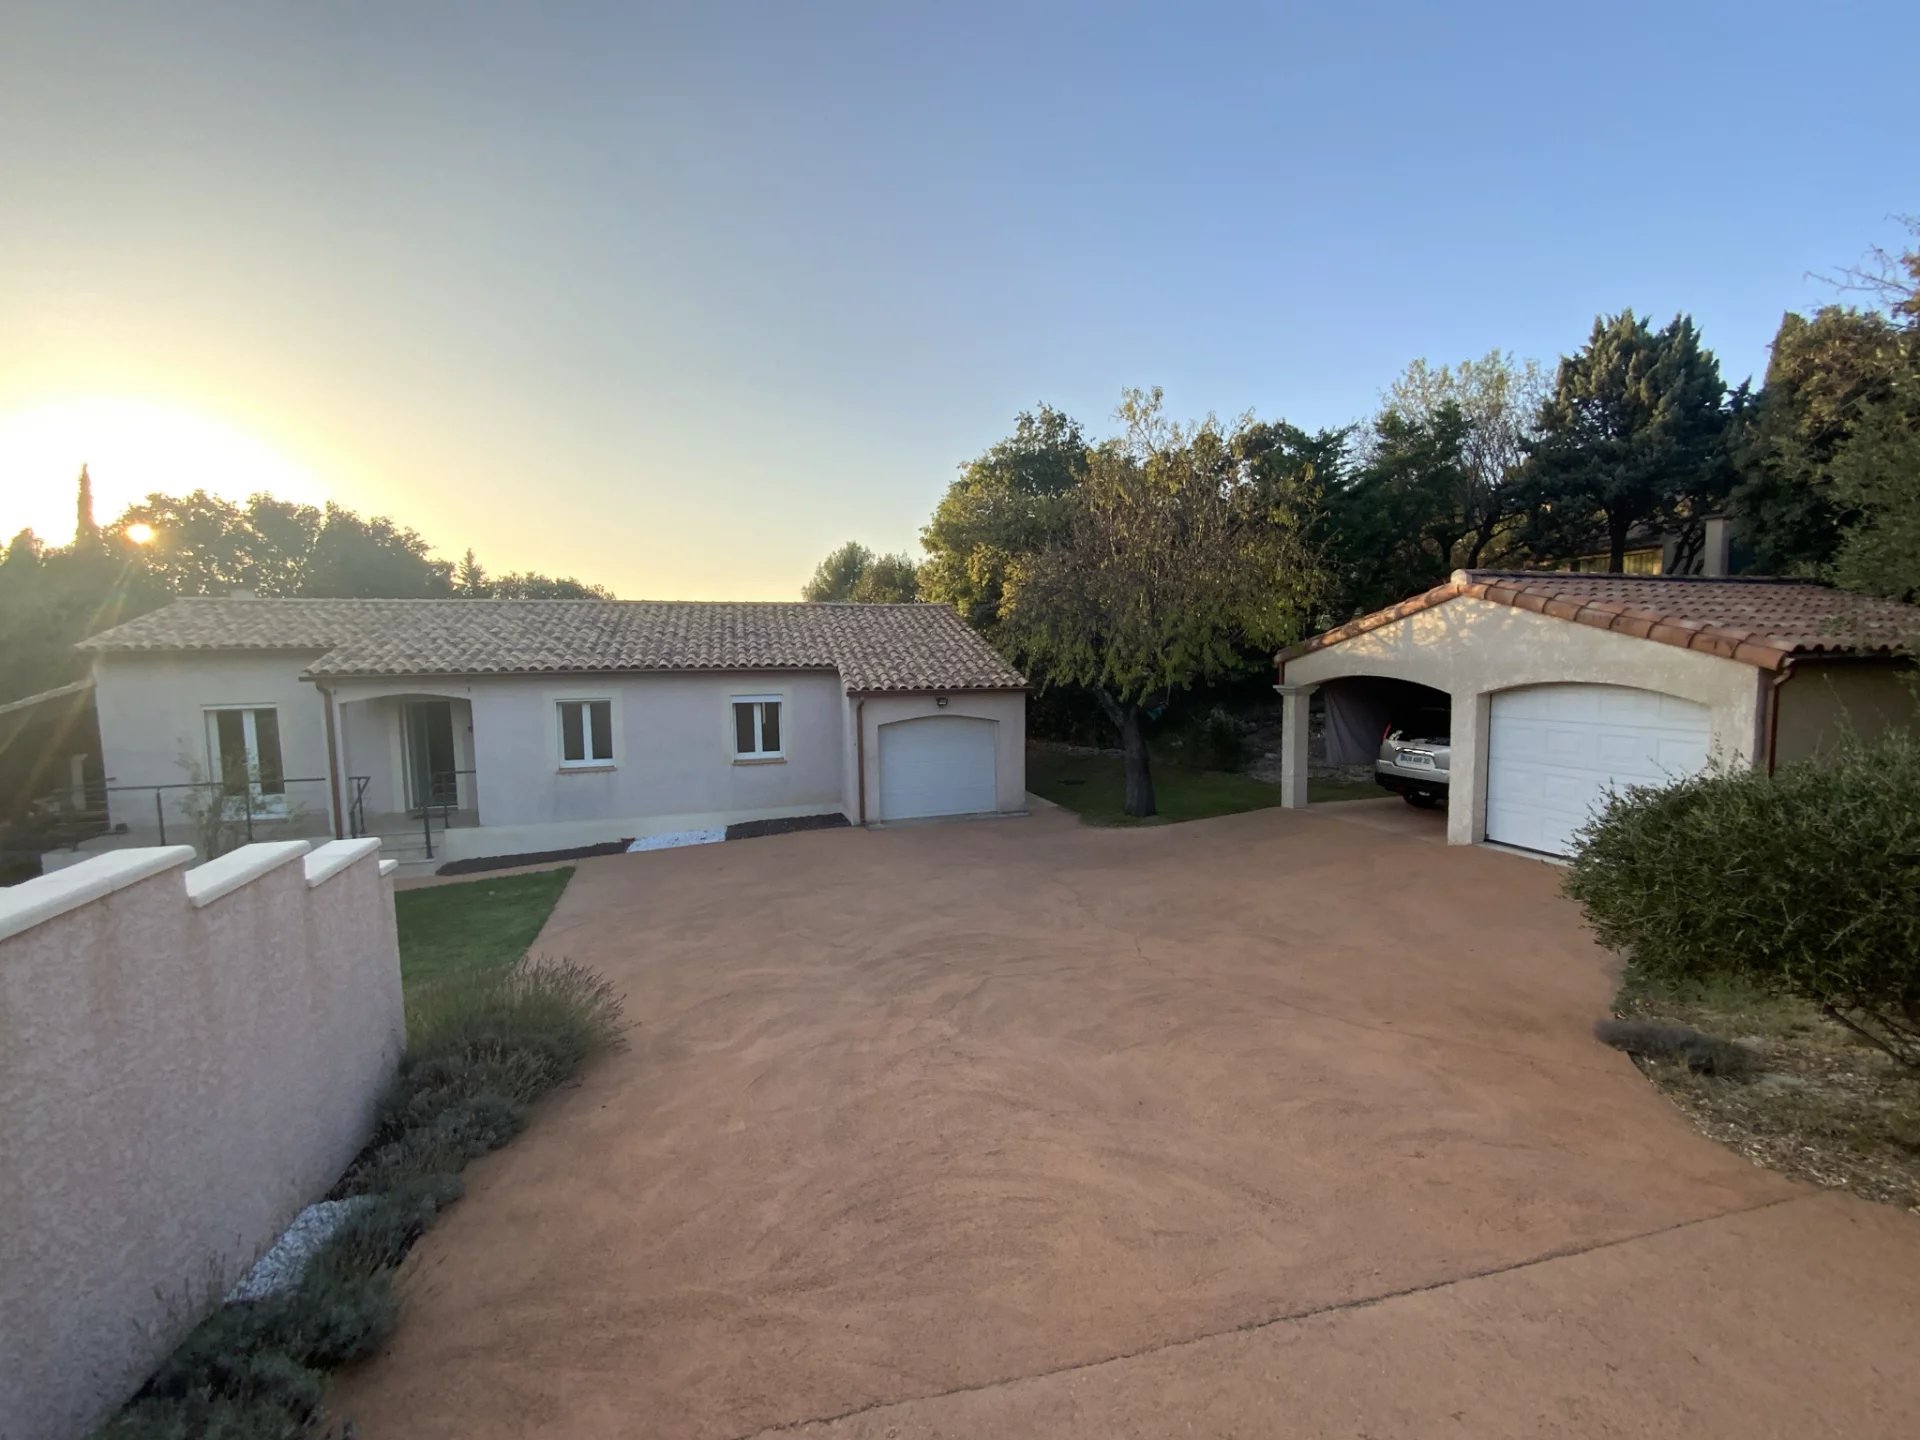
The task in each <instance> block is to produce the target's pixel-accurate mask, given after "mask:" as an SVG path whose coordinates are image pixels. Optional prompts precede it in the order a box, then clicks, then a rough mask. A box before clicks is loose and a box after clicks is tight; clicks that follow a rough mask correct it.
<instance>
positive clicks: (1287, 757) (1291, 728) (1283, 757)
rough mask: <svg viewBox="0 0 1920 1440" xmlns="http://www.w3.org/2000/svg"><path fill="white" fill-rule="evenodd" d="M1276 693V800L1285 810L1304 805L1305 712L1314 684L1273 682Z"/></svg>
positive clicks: (1305, 770)
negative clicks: (1277, 728) (1278, 701)
mask: <svg viewBox="0 0 1920 1440" xmlns="http://www.w3.org/2000/svg"><path fill="white" fill-rule="evenodd" d="M1273 688H1274V691H1275V693H1276V694H1278V695H1279V696H1280V803H1281V805H1282V806H1284V807H1285V808H1286V809H1288V810H1304V809H1306V808H1307V756H1308V748H1309V740H1310V738H1311V737H1310V733H1309V727H1308V724H1307V712H1308V709H1309V707H1310V703H1311V700H1312V696H1313V692H1314V691H1316V690H1318V689H1319V688H1320V687H1319V686H1318V685H1276V686H1274V687H1273Z"/></svg>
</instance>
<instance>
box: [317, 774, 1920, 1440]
mask: <svg viewBox="0 0 1920 1440" xmlns="http://www.w3.org/2000/svg"><path fill="white" fill-rule="evenodd" d="M1340 808H1341V807H1337V806H1336V807H1328V808H1327V809H1326V810H1325V811H1324V812H1321V811H1310V812H1307V813H1304V814H1301V813H1289V812H1283V811H1265V812H1261V813H1257V814H1251V815H1242V816H1235V817H1231V818H1227V819H1221V820H1213V821H1206V822H1202V823H1198V824H1189V825H1181V826H1169V827H1164V828H1158V829H1146V830H1094V829H1084V828H1081V827H1080V826H1078V825H1077V824H1076V823H1075V822H1074V821H1073V820H1072V818H1071V817H1070V816H1067V815H1065V814H1064V813H1063V812H1058V811H1054V812H1048V813H1043V814H1041V815H1037V816H1035V817H1033V818H1032V819H1028V820H1015V821H998V822H987V823H978V824H953V825H936V826H926V827H921V828H902V829H893V830H881V831H859V830H849V831H826V832H814V833H809V834H799V835H789V836H780V837H775V838H770V839H763V840H754V841H749V842H743V843H737V844H728V845H724V846H713V847H705V848H701V849H695V850H682V851H665V852H656V853H653V854H648V855H640V856H622V857H617V858H613V859H606V860H592V861H587V862H585V863H583V864H582V865H581V866H580V869H579V872H578V874H577V876H576V878H575V879H574V881H573V884H572V885H571V887H570V888H569V889H568V891H567V894H566V896H565V898H564V899H563V900H562V902H561V904H560V907H559V908H558V909H557V910H556V911H555V913H554V915H553V918H552V920H551V921H550V922H549V924H548V926H547V929H546V931H545V933H544V934H543V936H542V939H541V945H540V947H539V948H540V949H542V950H543V951H545V952H547V953H550V954H553V955H562V956H567V957H569V958H572V959H574V960H579V961H582V962H586V963H588V964H591V965H593V966H596V967H598V968H600V969H601V970H603V971H605V972H606V973H607V974H609V975H610V976H612V977H613V978H614V979H615V980H616V982H617V983H618V984H619V986H620V987H621V988H622V989H623V990H624V991H625V992H626V995H627V1002H628V1007H629V1011H630V1013H631V1015H632V1017H633V1018H634V1019H635V1020H636V1021H637V1022H638V1025H637V1028H636V1029H635V1031H634V1032H633V1036H632V1044H631V1047H630V1048H629V1049H628V1050H627V1051H625V1052H624V1053H622V1054H620V1055H618V1056H616V1057H614V1058H612V1059H610V1060H608V1061H606V1062H603V1063H602V1064H600V1065H599V1066H597V1067H596V1068H595V1069H593V1070H592V1071H591V1072H590V1073H589V1075H588V1076H587V1077H586V1079H585V1081H584V1083H582V1084H581V1085H580V1086H579V1087H578V1088H577V1089H574V1090H571V1091H569V1092H567V1093H566V1094H564V1095H563V1096H561V1097H559V1098H558V1099H557V1100H555V1101H554V1102H553V1103H551V1104H550V1105H549V1106H547V1107H546V1109H545V1110H544V1111H543V1113H541V1114H540V1115H539V1116H538V1117H537V1119H536V1122H535V1124H534V1125H533V1127H532V1128H531V1129H530V1130H529V1131H528V1133H527V1134H526V1135H525V1136H523V1137H522V1138H521V1139H520V1140H518V1141H517V1142H515V1144H514V1145H513V1146H512V1147H510V1148H509V1149H508V1150H506V1151H504V1152H502V1153H501V1154H499V1155H497V1156H493V1157H490V1158H489V1159H487V1160H484V1161H482V1162H480V1163H479V1164H477V1165H475V1166H474V1167H473V1168H472V1169H471V1170H470V1171H469V1172H468V1175H469V1187H468V1196H467V1198H466V1199H465V1200H464V1201H462V1202H461V1203H460V1204H459V1205H457V1206H455V1207H454V1208H453V1210H452V1211H451V1212H449V1214H448V1215H447V1216H446V1217H445V1219H444V1220H443V1221H442V1222H441V1224H440V1225H439V1226H438V1227H437V1228H436V1229H435V1230H434V1231H433V1232H432V1233H431V1234H430V1235H428V1237H427V1238H426V1239H425V1241H423V1242H422V1244H421V1245H420V1246H419V1247H418V1248H417V1249H416V1250H415V1252H414V1254H413V1256H412V1257H411V1258H410V1260H409V1262H408V1265H407V1269H406V1273H405V1276H404V1286H403V1293H404V1295H405V1300H406V1305H405V1315H404V1318H403V1321H402V1324H401V1328H400V1330H399V1333H398V1335H397V1337H396V1339H395V1341H394V1343H393V1346H392V1348H391V1350H390V1352H389V1353H388V1354H386V1355H384V1356H382V1357H380V1358H378V1359H377V1360H375V1361H373V1362H372V1363H370V1364H368V1365H366V1366H363V1367H361V1368H360V1369H359V1370H358V1371H357V1372H356V1373H355V1374H353V1375H352V1376H351V1377H349V1379H348V1380H347V1381H346V1383H344V1384H343V1385H341V1386H340V1387H339V1388H338V1390H337V1392H336V1395H335V1402H336V1406H337V1408H338V1409H340V1410H341V1411H343V1412H344V1413H346V1414H348V1415H350V1416H352V1417H353V1418H354V1419H355V1420H356V1421H357V1422H358V1423H359V1425H360V1433H361V1434H363V1435H366V1436H368V1437H369V1440H383V1437H391V1440H399V1437H406V1440H434V1437H443V1436H444V1437H456V1436H457V1437H462V1440H472V1437H496V1436H532V1435H539V1436H567V1437H614V1436H619V1437H639V1436H663V1437H678V1436H690V1437H745V1436H755V1435H763V1434H771V1433H775V1432H778V1433H782V1434H786V1433H797V1434H802V1435H808V1436H817V1437H821V1440H827V1437H833V1440H843V1437H854V1436H863V1437H864V1436H873V1437H879V1436H888V1437H932V1436H952V1437H959V1436H975V1437H1002V1436H1005V1437H1015V1436H1048V1437H1054V1436H1071V1437H1082V1436H1084V1437H1087V1440H1095V1437H1098V1440H1108V1437H1114V1436H1166V1435H1181V1436H1188V1435H1195V1436H1269V1435H1287V1436H1300V1435H1329V1436H1332V1435H1340V1436H1360V1435H1365V1436H1372V1437H1385V1436H1406V1437H1427V1436H1435V1435H1459V1436H1462V1437H1475V1440H1481V1437H1492V1436H1509V1435H1510V1436H1538V1435H1568V1436H1590V1435H1602V1434H1608V1435H1611V1434H1621V1435H1676V1436H1678V1435H1685V1436H1689V1437H1701V1436H1716V1435H1727V1436H1739V1437H1741V1440H1752V1437H1756V1436H1775V1435H1777V1436H1792V1437H1795V1440H1801V1437H1807V1436H1814V1435H1828V1434H1831V1435H1846V1436H1856V1437H1857V1436H1870V1435H1888V1436H1892V1435H1896V1434H1901V1435H1905V1434H1911V1433H1912V1428H1911V1427H1912V1421H1913V1417H1914V1415H1915V1414H1917V1413H1920V1367H1916V1366H1915V1365H1914V1364H1913V1363H1912V1341H1913V1337H1914V1336H1915V1335H1916V1334H1920V1221H1916V1220H1915V1219H1914V1218H1913V1217H1912V1216H1909V1215H1905V1214H1902V1213H1899V1212H1897V1211H1894V1210H1891V1209H1888V1208H1885V1207H1880V1206H1873V1205H1869V1204H1866V1203H1864V1202H1859V1201H1854V1200H1851V1199H1849V1198H1847V1197H1845V1196H1841V1195H1835V1194H1829V1193H1825V1192H1821V1191H1817V1190H1814V1189H1811V1188H1809V1187H1806V1186H1802V1185H1797V1184H1793V1183H1791V1182H1788V1181H1786V1180H1784V1179H1782V1178H1780V1177H1778V1176H1776V1175H1773V1174H1771V1173H1769V1172H1766V1171H1762V1170H1758V1169H1755V1168H1753V1167H1752V1166H1750V1165H1748V1164H1747V1163H1746V1162H1745V1161H1744V1160H1742V1159H1740V1158H1739V1157H1738V1156H1736V1155H1734V1154H1732V1153H1731V1152H1729V1151H1726V1150H1723V1149H1721V1148H1719V1147H1717V1146H1715V1145H1713V1144H1711V1143H1709V1142H1708V1141H1706V1140H1704V1139H1702V1138H1700V1137H1699V1136H1698V1135H1696V1134H1695V1133H1694V1132H1693V1130H1692V1129H1691V1128H1690V1127H1689V1126H1688V1124H1687V1123H1686V1121H1685V1120H1684V1119H1682V1117H1681V1116H1680V1115H1679V1114H1678V1113H1677V1112H1676V1111H1675V1110H1673V1109H1672V1108H1671V1107H1670V1106H1669V1105H1668V1103H1667V1102H1666V1101H1665V1100H1663V1099H1661V1098H1660V1097H1659V1096H1658V1095H1657V1094H1656V1093H1655V1092H1654V1091H1653V1089H1652V1088H1651V1087H1650V1086H1649V1085H1648V1084H1647V1083H1646V1082H1645V1081H1644V1080H1643V1079H1642V1078H1641V1077H1640V1076H1639V1075H1638V1073H1637V1072H1636V1071H1635V1070H1634V1069H1633V1067H1632V1065H1631V1064H1629V1063H1628V1061H1627V1060H1626V1059H1625V1058H1623V1057H1622V1056H1619V1055H1617V1054H1615V1053H1613V1052H1611V1051H1609V1050H1606V1049H1603V1048H1601V1047H1600V1046H1598V1045H1597V1044H1595V1043H1594V1042H1593V1040H1592V1039H1591V1038H1590V1037H1589V1034H1588V1027H1589V1026H1590V1025H1591V1023H1592V1021H1593V1020H1594V1019H1595V1018H1596V1017H1597V1016H1599V1015H1600V1014H1602V1013H1603V1012H1604V1010H1605V1007H1606V1003H1607V999H1608V996H1609V994H1610V993H1611V989H1612V977H1611V974H1610V970H1609V963H1608V960H1607V957H1606V956H1605V955H1604V954H1603V953H1602V952H1600V951H1599V950H1597V949H1596V948H1595V947H1594V946H1593V945H1592V944H1591V943H1590V942H1589V941H1588V940H1587V939H1586V938H1585V937H1584V935H1583V934H1582V931H1581V929H1580V926H1579V924H1578V919H1577V915H1576V913H1575V911H1574V910H1573V908H1572V907H1571V906H1570V905H1569V904H1568V903H1567V902H1566V901H1565V900H1563V899H1562V898H1561V896H1560V894H1559V872H1558V871H1556V870H1554V869H1552V868H1551V867H1548V866H1546V865H1543V864H1540V863H1537V862H1534V861H1530V860H1526V859H1521V858H1517V857H1515V856H1511V855H1502V854H1496V853H1492V852H1486V851H1460V850H1450V849H1447V848H1446V847H1444V846H1440V845H1436V844H1431V843H1426V842H1425V841H1423V840H1422V839H1420V838H1418V837H1417V836H1412V835H1407V834H1400V833H1395V832H1394V830H1393V828H1392V827H1391V826H1378V825H1369V824H1366V823H1356V822H1358V821H1360V820H1363V819H1364V818H1365V817H1364V814H1363V812H1361V811H1360V810H1355V811H1353V812H1351V813H1352V815H1353V816H1354V819H1352V820H1342V819H1340V818H1338V811H1339V810H1340Z"/></svg>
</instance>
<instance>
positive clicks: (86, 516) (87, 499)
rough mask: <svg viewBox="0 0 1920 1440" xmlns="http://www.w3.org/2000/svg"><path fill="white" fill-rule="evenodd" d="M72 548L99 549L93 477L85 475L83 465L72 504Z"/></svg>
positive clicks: (85, 468)
mask: <svg viewBox="0 0 1920 1440" xmlns="http://www.w3.org/2000/svg"><path fill="white" fill-rule="evenodd" d="M73 548H74V549H75V550H97V549H99V548H100V527H99V525H98V524H96V523H95V521H94V518H93V477H92V476H91V475H89V474H88V473H87V467H86V466H85V465H82V466H81V467H80V494H79V497H78V499H77V500H76V502H75V504H74V522H73Z"/></svg>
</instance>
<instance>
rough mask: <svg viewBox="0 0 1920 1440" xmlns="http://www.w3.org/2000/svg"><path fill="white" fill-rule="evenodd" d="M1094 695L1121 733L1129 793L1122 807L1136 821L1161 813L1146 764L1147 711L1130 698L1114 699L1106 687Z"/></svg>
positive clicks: (1151, 775) (1122, 761)
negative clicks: (1156, 804) (1154, 797)
mask: <svg viewBox="0 0 1920 1440" xmlns="http://www.w3.org/2000/svg"><path fill="white" fill-rule="evenodd" d="M1093 697H1094V699H1096V700H1098V701H1099V702H1100V708H1101V709H1102V710H1104V711H1105V712H1106V715H1107V719H1109V720H1111V721H1112V722H1113V726H1114V728H1115V729H1116V730H1118V731H1119V732H1120V751H1121V755H1122V760H1121V764H1122V766H1123V767H1124V770H1125V774H1126V779H1127V795H1126V800H1125V802H1124V803H1123V804H1122V806H1121V809H1122V810H1124V811H1125V812H1126V813H1127V814H1129V815H1131V816H1133V817H1134V818H1135V819H1137V820H1140V819H1145V818H1146V817H1147V816H1149V815H1154V814H1158V813H1159V812H1158V811H1157V810H1156V809H1155V808H1154V803H1153V772H1152V771H1151V770H1150V769H1149V768H1148V766H1147V725H1146V714H1145V712H1144V711H1142V710H1141V708H1140V707H1139V706H1138V705H1135V704H1134V703H1132V702H1131V701H1126V702H1122V701H1119V700H1116V699H1114V698H1113V696H1111V695H1109V694H1108V693H1107V692H1106V691H1105V690H1100V689H1096V690H1095V691H1094V692H1093Z"/></svg>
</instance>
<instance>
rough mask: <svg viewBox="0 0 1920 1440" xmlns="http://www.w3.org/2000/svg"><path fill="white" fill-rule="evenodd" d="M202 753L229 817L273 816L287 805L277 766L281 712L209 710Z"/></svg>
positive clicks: (283, 777) (282, 773) (284, 784)
mask: <svg viewBox="0 0 1920 1440" xmlns="http://www.w3.org/2000/svg"><path fill="white" fill-rule="evenodd" d="M207 749H208V750H209V751H210V752H211V754H212V759H213V776H212V778H213V779H214V780H216V781H218V782H219V784H220V794H221V796H222V808H223V809H224V810H225V811H226V812H227V813H228V814H229V815H243V814H246V813H248V812H249V811H251V813H253V814H255V815H278V814H282V813H284V812H285V810H286V807H287V780H286V772H285V771H284V770H283V769H282V768H281V765H280V712H279V711H277V710H274V709H271V708H269V707H265V706H263V707H261V708H258V709H233V710H209V711H208V712H207Z"/></svg>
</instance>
